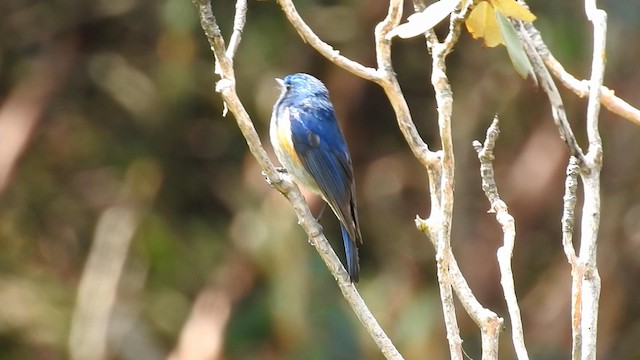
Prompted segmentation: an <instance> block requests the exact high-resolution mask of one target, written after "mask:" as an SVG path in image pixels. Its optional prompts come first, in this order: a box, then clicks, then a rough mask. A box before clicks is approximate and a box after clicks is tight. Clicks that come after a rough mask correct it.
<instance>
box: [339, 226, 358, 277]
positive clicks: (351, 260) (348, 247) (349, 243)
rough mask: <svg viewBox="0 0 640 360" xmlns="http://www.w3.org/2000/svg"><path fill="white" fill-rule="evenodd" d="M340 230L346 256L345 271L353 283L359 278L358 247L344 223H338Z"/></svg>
mask: <svg viewBox="0 0 640 360" xmlns="http://www.w3.org/2000/svg"><path fill="white" fill-rule="evenodd" d="M340 230H341V231H342V240H343V241H344V253H345V256H346V258H347V272H348V273H349V278H351V282H352V283H353V284H355V283H357V282H358V280H360V262H359V260H358V247H357V245H356V241H355V239H352V238H351V236H349V231H347V228H345V227H344V225H342V224H340Z"/></svg>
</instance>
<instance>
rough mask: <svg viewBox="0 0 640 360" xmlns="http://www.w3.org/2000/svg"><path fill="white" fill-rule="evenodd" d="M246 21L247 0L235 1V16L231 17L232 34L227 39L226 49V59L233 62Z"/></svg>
mask: <svg viewBox="0 0 640 360" xmlns="http://www.w3.org/2000/svg"><path fill="white" fill-rule="evenodd" d="M246 20H247V0H236V15H235V16H234V17H233V33H232V34H231V39H229V47H228V48H227V57H228V58H229V59H231V60H233V57H234V56H235V55H236V51H237V50H238V46H239V45H240V40H242V31H243V29H244V24H245V23H246Z"/></svg>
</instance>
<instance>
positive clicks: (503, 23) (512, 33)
mask: <svg viewBox="0 0 640 360" xmlns="http://www.w3.org/2000/svg"><path fill="white" fill-rule="evenodd" d="M495 14H496V20H498V26H500V32H501V33H502V38H503V39H504V44H505V46H506V47H507V51H508V52H509V58H510V59H511V63H512V64H513V67H514V68H515V69H516V71H517V72H518V74H520V76H522V77H523V78H525V79H526V78H527V77H528V76H529V74H531V76H532V77H534V78H535V74H534V73H533V67H532V66H531V63H530V62H529V57H527V54H526V53H525V52H524V48H523V47H522V42H520V38H519V37H518V33H517V32H516V29H515V28H514V27H513V24H512V23H511V21H509V20H508V19H507V18H506V17H505V16H504V15H502V14H501V13H500V11H498V10H496V11H495Z"/></svg>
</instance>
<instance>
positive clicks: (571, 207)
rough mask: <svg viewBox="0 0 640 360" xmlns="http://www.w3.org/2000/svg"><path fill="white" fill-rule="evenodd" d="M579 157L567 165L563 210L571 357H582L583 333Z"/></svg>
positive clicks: (572, 159) (576, 359) (575, 358)
mask: <svg viewBox="0 0 640 360" xmlns="http://www.w3.org/2000/svg"><path fill="white" fill-rule="evenodd" d="M579 172H580V167H579V166H578V159H576V158H575V157H573V156H572V157H571V158H570V159H569V165H567V178H566V180H565V185H564V197H563V202H564V205H563V210H562V247H563V248H564V253H565V255H566V256H567V261H568V262H569V264H570V265H571V278H572V284H571V335H572V336H571V337H572V354H571V359H574V360H578V359H580V350H581V346H582V335H581V332H580V320H581V318H582V312H581V311H580V310H581V309H580V304H581V294H582V285H581V284H582V282H581V279H582V275H581V274H582V272H583V271H581V270H580V269H579V264H578V259H577V257H576V251H575V248H574V246H573V231H574V225H575V219H576V217H575V207H576V202H577V200H578V198H577V196H576V193H577V190H578V173H579Z"/></svg>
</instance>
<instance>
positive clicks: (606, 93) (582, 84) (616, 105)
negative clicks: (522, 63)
mask: <svg viewBox="0 0 640 360" xmlns="http://www.w3.org/2000/svg"><path fill="white" fill-rule="evenodd" d="M524 28H525V30H526V31H527V33H529V36H530V38H531V40H532V42H533V46H534V47H535V49H536V50H537V52H538V54H540V57H541V58H542V61H544V64H545V65H546V66H547V68H548V69H549V70H550V71H551V73H552V74H553V76H555V77H556V79H558V80H560V82H561V83H562V85H563V86H564V87H566V88H567V89H570V90H571V91H573V92H574V93H576V94H577V95H578V96H580V97H585V96H588V95H589V81H588V80H578V79H576V78H575V77H574V76H573V75H571V74H570V73H569V72H567V71H566V70H565V68H564V67H563V66H562V64H560V62H559V61H558V60H557V59H556V58H555V57H554V56H553V54H552V53H551V51H549V48H548V47H547V45H546V44H545V43H544V41H543V40H542V36H541V35H540V32H539V31H538V29H536V28H535V26H534V25H533V24H532V23H526V24H525V25H524ZM600 102H601V103H602V105H604V106H605V107H606V108H607V109H609V111H611V112H612V113H614V114H617V115H619V116H621V117H623V118H625V119H627V120H629V121H631V122H633V123H635V124H637V125H640V110H639V109H638V108H636V107H633V106H632V105H630V104H629V103H628V102H626V101H624V100H623V99H621V98H619V97H618V96H616V95H615V92H614V91H613V90H611V89H609V88H608V87H606V86H601V87H600Z"/></svg>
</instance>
